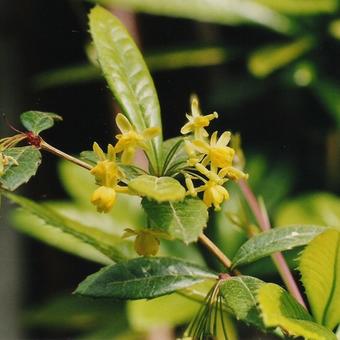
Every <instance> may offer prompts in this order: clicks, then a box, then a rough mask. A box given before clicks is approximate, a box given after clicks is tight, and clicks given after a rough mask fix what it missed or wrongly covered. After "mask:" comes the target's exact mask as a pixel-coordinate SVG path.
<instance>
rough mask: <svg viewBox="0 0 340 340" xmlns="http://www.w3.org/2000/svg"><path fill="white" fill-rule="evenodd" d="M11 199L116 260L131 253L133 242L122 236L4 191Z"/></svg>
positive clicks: (50, 224)
mask: <svg viewBox="0 0 340 340" xmlns="http://www.w3.org/2000/svg"><path fill="white" fill-rule="evenodd" d="M3 195H4V196H6V197H7V198H8V199H10V200H11V201H13V202H15V203H17V204H19V205H20V206H21V207H22V208H23V209H24V210H26V211H28V212H30V213H32V214H34V215H36V216H37V217H39V218H40V219H41V220H43V221H44V222H45V223H46V224H47V225H49V226H51V227H52V226H53V227H55V228H58V229H60V230H61V231H63V232H65V233H67V234H70V235H72V236H74V237H76V238H78V239H79V240H81V241H83V242H85V243H87V244H89V245H91V246H93V247H94V248H96V249H97V250H98V251H100V252H101V253H103V254H104V255H106V256H107V257H109V258H110V259H112V260H114V261H121V260H123V259H126V258H127V256H126V252H128V253H130V251H129V247H131V242H129V241H127V240H122V239H121V238H120V237H118V236H115V235H112V234H109V233H105V232H104V231H102V230H98V229H96V228H91V227H88V226H85V225H83V224H81V223H79V222H76V221H73V220H71V219H69V218H67V217H65V216H62V215H61V214H59V213H57V212H55V211H54V210H53V209H51V208H49V207H48V206H47V205H44V204H38V203H35V202H33V201H31V200H29V199H27V198H24V197H21V196H18V195H14V194H12V193H8V192H4V193H3Z"/></svg>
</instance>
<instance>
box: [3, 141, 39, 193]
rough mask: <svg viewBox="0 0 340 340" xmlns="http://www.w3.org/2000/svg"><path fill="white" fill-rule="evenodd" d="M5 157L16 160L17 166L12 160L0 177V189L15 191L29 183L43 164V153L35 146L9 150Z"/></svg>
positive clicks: (5, 152) (6, 151)
mask: <svg viewBox="0 0 340 340" xmlns="http://www.w3.org/2000/svg"><path fill="white" fill-rule="evenodd" d="M3 154H4V155H5V156H8V157H12V158H13V159H15V160H16V162H17V165H16V164H14V163H13V161H12V160H10V162H9V164H8V165H7V166H5V167H4V170H3V175H2V176H0V188H3V189H6V190H10V191H14V190H15V189H17V188H18V187H19V186H20V185H22V184H24V183H27V182H28V181H29V179H30V178H31V177H32V176H34V175H35V174H36V172H37V170H38V167H39V165H40V163H41V153H40V151H39V150H38V149H37V148H36V147H34V146H23V147H15V148H10V149H7V150H5V151H4V152H3Z"/></svg>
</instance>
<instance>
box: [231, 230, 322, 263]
mask: <svg viewBox="0 0 340 340" xmlns="http://www.w3.org/2000/svg"><path fill="white" fill-rule="evenodd" d="M323 231H325V227H318V226H314V225H294V226H287V227H280V228H275V229H271V230H269V231H265V232H263V233H261V234H258V235H256V236H254V237H252V238H251V239H249V240H248V241H247V242H246V243H244V244H243V245H242V246H241V247H240V249H239V250H238V251H237V253H236V255H235V256H234V257H233V259H232V263H233V267H236V266H240V265H243V264H247V263H251V262H254V261H256V260H258V259H260V258H262V257H265V256H268V255H271V254H273V253H276V252H279V251H284V250H289V249H292V248H294V247H298V246H302V245H305V244H307V243H309V242H310V241H311V240H312V239H313V238H314V237H315V236H317V235H319V234H320V233H322V232H323Z"/></svg>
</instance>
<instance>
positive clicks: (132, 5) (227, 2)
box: [93, 0, 295, 33]
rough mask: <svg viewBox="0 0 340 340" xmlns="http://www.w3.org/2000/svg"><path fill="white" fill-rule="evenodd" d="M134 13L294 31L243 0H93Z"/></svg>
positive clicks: (278, 17)
mask: <svg viewBox="0 0 340 340" xmlns="http://www.w3.org/2000/svg"><path fill="white" fill-rule="evenodd" d="M93 1H95V2H96V3H99V4H104V5H113V6H118V7H122V8H125V9H130V10H133V11H137V12H142V13H148V14H155V15H165V16H171V17H179V18H188V19H193V20H199V21H204V22H211V23H216V24H227V25H239V24H243V23H254V24H258V25H263V26H266V27H268V28H271V29H273V30H275V31H279V32H283V33H290V32H292V31H293V30H295V27H294V24H293V22H292V21H291V20H289V19H288V18H286V17H284V16H282V15H280V14H278V13H276V12H274V11H272V10H270V9H268V8H267V7H265V6H262V5H260V4H257V3H256V2H254V1H249V0H244V1H242V2H240V1H236V0H224V1H220V0H209V1H207V0H186V1H183V0H172V1H164V0H163V1H160V0H93Z"/></svg>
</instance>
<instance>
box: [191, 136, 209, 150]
mask: <svg viewBox="0 0 340 340" xmlns="http://www.w3.org/2000/svg"><path fill="white" fill-rule="evenodd" d="M191 143H192V144H193V145H194V146H195V148H196V149H197V151H199V152H201V153H208V152H209V148H210V146H209V144H208V143H206V142H204V141H203V140H201V139H195V140H193V141H192V142H191Z"/></svg>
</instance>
